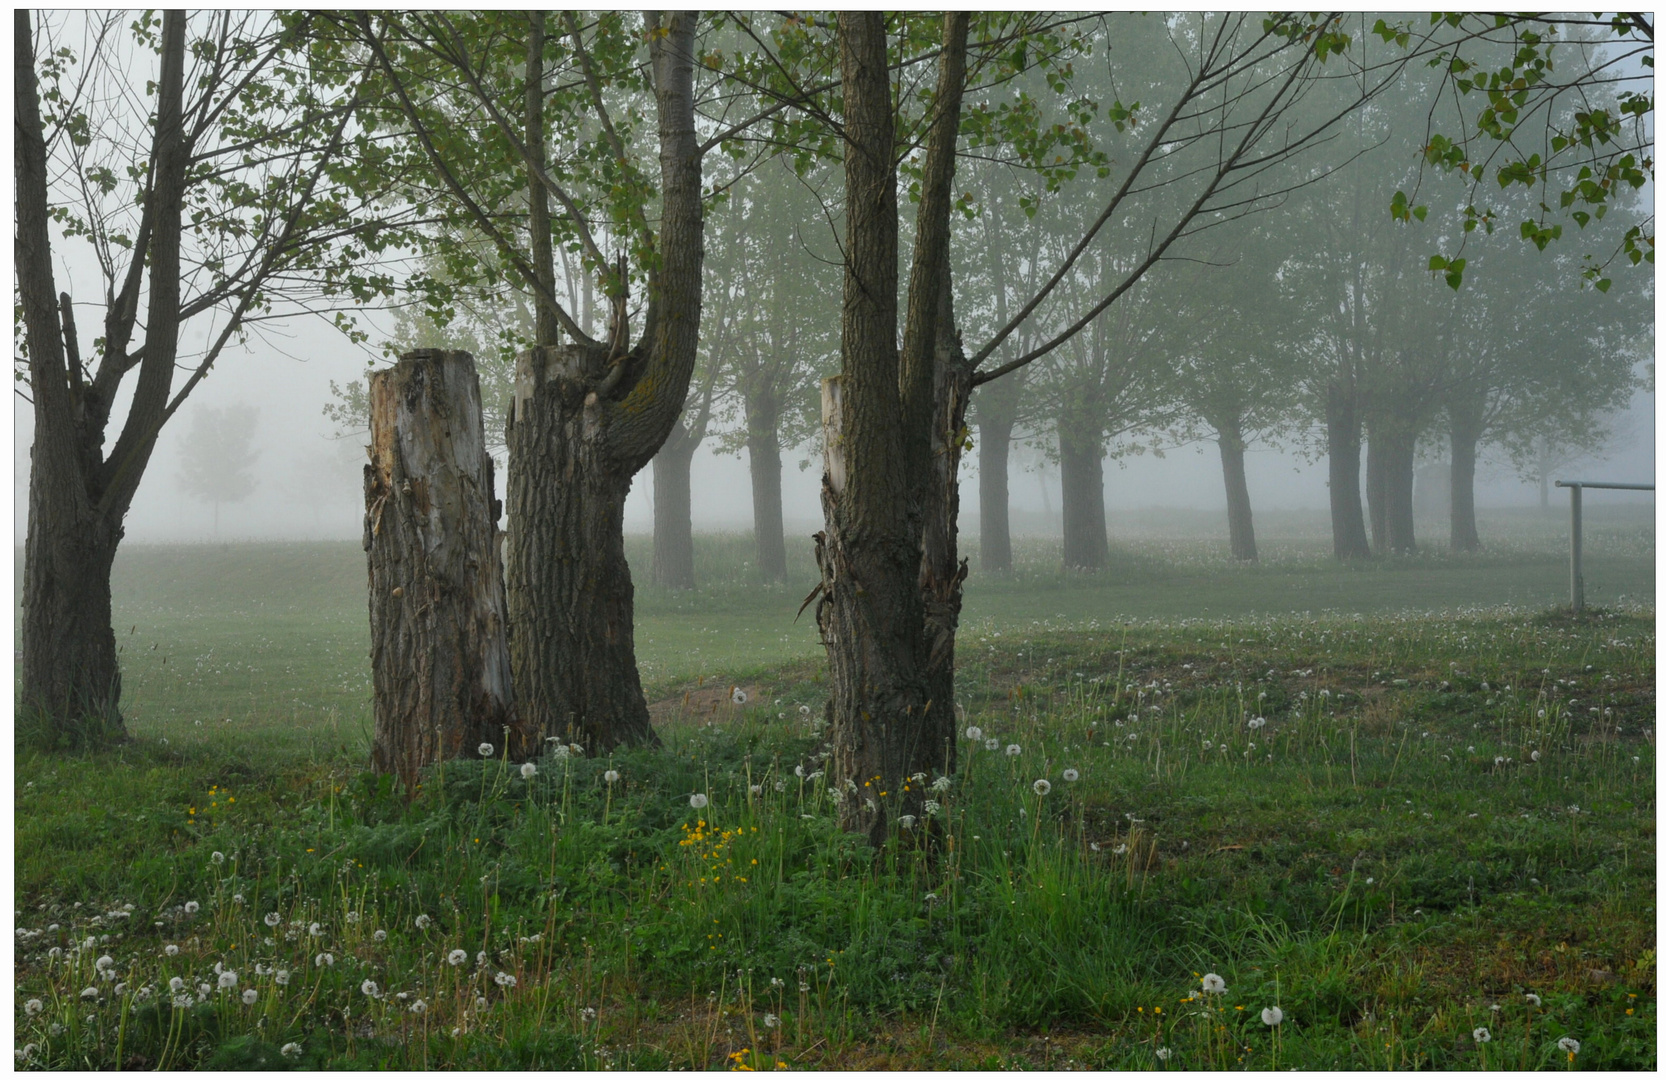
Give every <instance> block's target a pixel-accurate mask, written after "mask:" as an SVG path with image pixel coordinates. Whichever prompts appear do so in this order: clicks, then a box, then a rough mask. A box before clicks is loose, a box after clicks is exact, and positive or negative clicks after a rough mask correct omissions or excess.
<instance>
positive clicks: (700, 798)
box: [688, 791, 711, 810]
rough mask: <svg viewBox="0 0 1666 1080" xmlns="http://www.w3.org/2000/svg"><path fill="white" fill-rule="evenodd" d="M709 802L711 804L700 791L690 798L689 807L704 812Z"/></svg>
mask: <svg viewBox="0 0 1666 1080" xmlns="http://www.w3.org/2000/svg"><path fill="white" fill-rule="evenodd" d="M709 802H711V800H710V799H708V798H706V797H705V796H704V795H702V794H701V793H700V792H698V791H696V792H695V793H694V794H693V795H690V796H689V797H688V805H689V806H691V807H693V808H694V809H696V810H704V809H705V808H706V804H707V803H709Z"/></svg>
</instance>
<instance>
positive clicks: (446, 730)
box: [364, 350, 538, 785]
mask: <svg viewBox="0 0 1666 1080" xmlns="http://www.w3.org/2000/svg"><path fill="white" fill-rule="evenodd" d="M369 396H370V440H371V445H370V464H369V465H367V466H365V470H364V493H365V520H364V548H365V552H366V553H367V555H368V556H369V564H370V642H371V643H370V659H371V676H372V685H373V688H374V694H375V725H376V726H375V740H374V742H373V744H372V747H371V766H372V768H374V769H375V770H376V771H378V772H391V773H396V774H398V775H399V777H400V778H401V779H402V780H403V781H404V782H405V783H406V784H407V785H414V784H415V782H416V776H417V773H418V771H419V770H420V769H421V768H423V767H424V766H426V765H431V764H433V763H434V762H437V761H440V760H442V759H445V758H457V757H476V756H479V751H478V747H479V746H480V744H482V743H490V744H491V745H492V746H493V748H494V752H495V753H499V754H502V753H507V754H509V755H510V756H511V757H516V758H524V757H528V756H532V755H534V754H536V753H537V749H538V745H537V740H536V738H535V737H533V735H534V733H531V732H529V731H527V730H526V729H525V728H524V727H523V726H522V725H521V724H520V723H519V722H518V720H517V718H516V716H515V707H514V692H513V689H512V682H511V677H510V665H509V648H508V641H507V631H508V622H507V611H508V606H507V604H506V602H505V598H504V587H503V573H502V567H501V565H500V562H499V535H500V534H499V533H498V528H497V518H498V514H499V511H500V509H501V507H500V506H499V505H498V503H497V501H496V500H495V499H494V498H493V496H492V459H491V456H490V455H488V454H487V453H486V439H485V430H484V427H483V423H482V419H481V410H480V381H479V378H478V377H477V376H476V374H475V368H474V358H473V357H471V356H470V355H469V354H468V353H466V352H444V351H440V350H420V351H417V352H412V353H407V354H405V355H404V356H403V357H401V358H400V361H399V363H398V364H397V365H395V366H394V367H393V368H390V369H389V370H387V371H380V372H376V373H375V374H373V375H372V376H371V378H370V395H369ZM506 738H507V742H508V745H507V747H506V746H505V740H506Z"/></svg>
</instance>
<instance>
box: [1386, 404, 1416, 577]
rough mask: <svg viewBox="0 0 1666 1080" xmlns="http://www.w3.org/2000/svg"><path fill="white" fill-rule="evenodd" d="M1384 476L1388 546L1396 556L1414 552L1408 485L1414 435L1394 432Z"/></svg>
mask: <svg viewBox="0 0 1666 1080" xmlns="http://www.w3.org/2000/svg"><path fill="white" fill-rule="evenodd" d="M1385 449H1386V450H1387V451H1388V454H1387V460H1386V461H1385V462H1384V465H1385V466H1386V467H1387V475H1386V476H1385V477H1384V491H1385V493H1386V495H1387V504H1388V505H1387V511H1388V515H1387V516H1388V546H1389V549H1390V550H1392V551H1393V552H1394V553H1395V554H1396V555H1409V554H1411V553H1412V552H1414V551H1416V550H1417V539H1416V537H1415V536H1414V535H1413V515H1412V484H1413V479H1414V477H1415V475H1416V471H1417V469H1416V451H1417V436H1416V435H1415V434H1413V433H1410V432H1404V431H1396V432H1395V433H1394V434H1393V435H1392V436H1391V437H1390V438H1389V440H1388V443H1387V446H1386V447H1385Z"/></svg>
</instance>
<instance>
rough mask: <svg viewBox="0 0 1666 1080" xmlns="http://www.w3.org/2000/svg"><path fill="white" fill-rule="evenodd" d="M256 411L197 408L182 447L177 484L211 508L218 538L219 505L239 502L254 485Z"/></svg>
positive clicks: (235, 407)
mask: <svg viewBox="0 0 1666 1080" xmlns="http://www.w3.org/2000/svg"><path fill="white" fill-rule="evenodd" d="M259 419H260V410H259V409H257V408H255V407H254V406H252V405H228V406H226V407H225V408H223V409H214V408H207V407H202V406H199V407H198V408H197V409H196V412H195V414H194V415H193V416H192V417H191V430H190V432H189V433H187V434H186V436H185V443H184V446H183V447H182V450H183V454H184V461H183V462H182V463H181V465H180V473H179V481H180V483H181V484H183V485H185V490H186V491H188V492H190V493H191V494H192V495H194V496H196V497H197V498H199V499H201V500H202V501H203V502H206V503H210V504H212V505H213V507H214V535H215V536H219V535H220V504H221V503H228V502H229V503H236V502H242V501H243V500H244V499H245V498H247V497H248V494H249V492H250V491H251V490H253V489H254V486H255V478H254V472H253V469H254V464H255V461H256V460H257V459H258V458H259V457H260V452H259V451H257V450H256V449H255V448H254V447H253V445H252V443H253V441H254V434H255V424H256V423H257V422H258V421H259Z"/></svg>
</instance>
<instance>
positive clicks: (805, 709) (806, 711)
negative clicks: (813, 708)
mask: <svg viewBox="0 0 1666 1080" xmlns="http://www.w3.org/2000/svg"><path fill="white" fill-rule="evenodd" d="M798 715H800V716H809V715H810V706H808V705H800V706H799V707H798Z"/></svg>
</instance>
